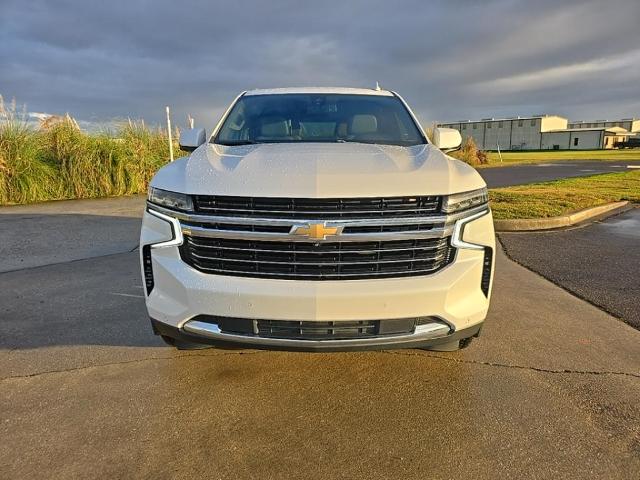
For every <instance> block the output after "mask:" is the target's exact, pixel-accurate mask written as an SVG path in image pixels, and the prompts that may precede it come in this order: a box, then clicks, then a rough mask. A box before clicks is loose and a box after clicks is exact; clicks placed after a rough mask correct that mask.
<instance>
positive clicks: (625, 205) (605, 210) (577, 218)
mask: <svg viewBox="0 0 640 480" xmlns="http://www.w3.org/2000/svg"><path fill="white" fill-rule="evenodd" d="M630 208H633V206H632V205H631V204H630V203H629V202H627V201H624V202H613V203H607V204H606V205H600V206H597V207H592V208H587V209H585V210H580V211H579V212H575V213H571V214H569V215H561V216H559V217H551V218H523V219H517V220H494V221H493V225H494V228H495V229H496V231H497V232H528V231H534V230H551V229H554V228H563V227H570V226H572V225H576V224H578V223H582V222H585V221H587V220H596V219H598V220H599V219H602V218H606V217H609V216H611V215H615V214H617V213H620V212H622V211H625V210H628V209H630Z"/></svg>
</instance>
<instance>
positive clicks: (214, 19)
mask: <svg viewBox="0 0 640 480" xmlns="http://www.w3.org/2000/svg"><path fill="white" fill-rule="evenodd" d="M639 22H640V1H638V0H609V1H607V2H603V1H601V0H596V1H557V0H555V1H546V0H535V1H515V0H495V1H482V2H480V1H463V0H448V1H442V2H439V1H430V2H427V1H424V0H418V1H399V0H398V1H389V0H387V1H380V2H379V1H377V0H368V1H359V0H358V1H355V0H337V1H336V0H324V1H321V2H318V1H315V2H305V0H291V1H289V0H287V1H280V0H253V1H249V2H247V1H242V0H226V1H219V0H196V1H187V0H185V1H176V0H126V1H121V0H110V1H90V0H55V1H52V0H28V1H26V0H0V94H2V95H3V96H4V97H5V99H10V98H12V97H15V98H16V99H17V101H18V102H19V103H26V105H27V108H28V110H30V111H39V112H53V113H64V112H67V111H68V112H70V113H71V114H72V115H74V116H76V117H77V118H79V119H81V120H89V121H108V120H109V119H112V118H124V117H127V116H130V117H134V118H140V117H143V118H145V119H146V120H147V121H149V122H158V121H161V119H162V116H163V113H164V105H170V106H171V107H172V111H173V113H174V117H175V120H177V121H178V123H184V120H183V119H184V118H185V117H186V114H187V113H190V114H191V115H193V116H194V117H195V118H196V122H197V123H198V124H200V125H205V126H207V127H209V128H210V127H211V125H212V123H213V122H214V121H215V120H217V118H218V116H219V115H220V113H221V111H222V110H223V109H224V108H225V107H226V106H227V105H228V104H229V102H230V101H231V100H232V99H233V97H234V96H235V95H236V94H237V93H239V92H240V91H242V90H246V89H250V88H256V87H273V86H311V85H320V86H336V85H337V86H367V87H369V86H371V87H373V86H374V85H375V82H376V81H379V82H380V84H381V85H382V86H383V87H384V88H389V89H393V90H396V91H398V92H399V93H400V94H402V95H403V96H404V97H405V99H406V100H407V101H408V102H409V103H410V104H411V105H412V106H413V107H414V109H415V110H416V112H417V113H418V115H419V116H420V117H421V118H422V119H423V120H424V121H425V122H427V121H433V120H442V121H444V120H458V119H467V118H480V117H498V116H512V115H513V116H515V115H528V114H538V113H556V114H560V115H565V116H568V117H570V118H572V119H600V118H615V117H631V116H636V117H637V116H640V23H639Z"/></svg>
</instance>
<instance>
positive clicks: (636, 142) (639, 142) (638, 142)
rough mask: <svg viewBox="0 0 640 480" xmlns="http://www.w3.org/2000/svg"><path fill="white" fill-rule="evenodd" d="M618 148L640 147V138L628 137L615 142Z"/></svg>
mask: <svg viewBox="0 0 640 480" xmlns="http://www.w3.org/2000/svg"><path fill="white" fill-rule="evenodd" d="M615 147H616V148H640V138H628V139H627V140H626V141H624V142H618V143H616V144H615Z"/></svg>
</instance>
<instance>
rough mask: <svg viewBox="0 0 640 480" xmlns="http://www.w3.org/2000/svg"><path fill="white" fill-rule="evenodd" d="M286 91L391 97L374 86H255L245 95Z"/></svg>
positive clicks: (275, 93)
mask: <svg viewBox="0 0 640 480" xmlns="http://www.w3.org/2000/svg"><path fill="white" fill-rule="evenodd" d="M287 93H311V94H314V93H317V94H343V95H344V94H346V95H377V96H381V97H391V96H393V93H391V92H390V91H389V90H376V89H374V88H347V87H289V88H257V89H254V90H249V91H247V92H246V93H245V95H283V94H287Z"/></svg>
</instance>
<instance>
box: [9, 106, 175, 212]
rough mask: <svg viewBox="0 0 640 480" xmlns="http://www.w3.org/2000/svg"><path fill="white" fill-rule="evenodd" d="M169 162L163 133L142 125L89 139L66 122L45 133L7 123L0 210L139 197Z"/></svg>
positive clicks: (70, 121) (19, 122) (126, 125)
mask: <svg viewBox="0 0 640 480" xmlns="http://www.w3.org/2000/svg"><path fill="white" fill-rule="evenodd" d="M174 152H175V154H176V158H177V157H178V156H180V155H181V153H180V150H179V149H178V148H177V145H176V147H175V148H174ZM168 157H169V147H168V141H167V136H166V133H164V132H162V131H160V130H154V129H150V128H147V127H145V126H144V125H143V124H141V123H125V124H123V125H122V126H121V127H120V128H118V129H117V130H116V131H114V132H107V131H105V132H102V133H97V134H88V133H86V132H83V131H81V130H79V129H78V128H77V125H76V124H75V122H74V121H73V120H72V119H71V118H68V117H67V118H65V119H64V120H62V121H59V122H56V123H54V124H52V125H50V126H48V127H47V128H44V129H35V128H32V127H29V126H28V125H27V124H25V123H24V122H22V121H20V120H16V119H10V120H8V121H5V122H1V123H0V205H11V204H22V203H32V202H41V201H46V200H62V199H71V198H94V197H107V196H116V195H129V194H136V193H143V192H145V191H146V189H147V185H148V183H149V181H150V180H151V177H152V176H153V174H154V173H155V172H156V171H157V170H158V169H159V168H160V167H161V166H162V165H164V164H165V163H167V161H168Z"/></svg>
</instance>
